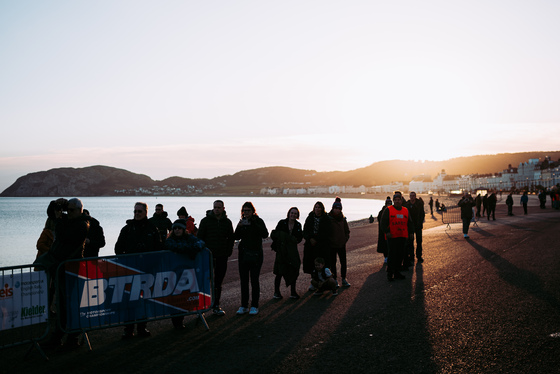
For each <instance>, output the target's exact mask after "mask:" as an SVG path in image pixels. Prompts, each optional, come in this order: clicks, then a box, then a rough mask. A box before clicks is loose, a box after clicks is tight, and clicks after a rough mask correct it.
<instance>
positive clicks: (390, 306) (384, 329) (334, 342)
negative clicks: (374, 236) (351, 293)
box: [313, 264, 438, 373]
mask: <svg viewBox="0 0 560 374" xmlns="http://www.w3.org/2000/svg"><path fill="white" fill-rule="evenodd" d="M406 274H407V279H406V280H402V281H394V282H388V281H387V276H386V271H385V267H382V268H381V269H380V270H378V271H377V272H375V273H373V274H371V275H369V276H368V277H367V279H366V280H365V282H364V284H363V285H362V286H361V288H360V290H359V292H358V293H357V295H356V296H355V298H354V299H353V301H352V305H351V306H350V308H349V309H348V310H347V312H346V314H345V317H344V318H343V319H342V320H341V322H340V323H339V324H338V326H337V327H336V328H334V329H333V332H332V335H333V338H332V339H330V341H329V342H328V343H327V344H325V345H324V346H323V347H322V350H321V352H320V354H318V356H317V359H316V360H315V363H316V364H315V367H314V368H313V369H314V370H315V372H321V370H322V368H329V367H335V366H336V367H339V368H340V367H342V368H345V369H344V371H345V372H379V373H383V372H387V373H436V372H438V368H437V366H436V364H435V363H434V362H433V360H432V356H433V354H432V349H431V344H430V339H429V331H428V325H427V317H426V308H425V300H424V282H423V268H422V265H421V264H418V265H417V266H416V269H415V272H414V276H415V277H416V280H415V282H412V281H411V280H410V277H411V276H412V272H406Z"/></svg>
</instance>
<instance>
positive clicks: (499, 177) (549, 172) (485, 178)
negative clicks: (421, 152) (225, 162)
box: [260, 159, 560, 195]
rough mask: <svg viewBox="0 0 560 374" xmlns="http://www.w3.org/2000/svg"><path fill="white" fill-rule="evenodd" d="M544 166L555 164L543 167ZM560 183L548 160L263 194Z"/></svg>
mask: <svg viewBox="0 0 560 374" xmlns="http://www.w3.org/2000/svg"><path fill="white" fill-rule="evenodd" d="M543 165H545V166H546V165H552V167H544V168H543ZM559 183H560V165H558V164H554V163H551V162H550V160H549V159H545V160H543V161H540V160H539V159H529V160H528V161H527V162H522V163H520V164H519V166H518V167H513V166H512V165H508V167H507V168H506V169H504V170H502V171H501V172H499V173H494V174H471V175H448V174H447V173H446V171H445V170H442V171H441V172H440V173H438V174H437V175H436V176H435V177H434V178H433V179H432V178H431V177H430V176H428V175H424V174H422V175H417V176H414V177H412V180H411V181H410V182H409V183H408V184H405V183H403V182H393V183H391V184H388V185H382V186H371V187H366V186H359V187H355V186H337V185H335V186H320V187H317V186H315V187H307V188H303V187H302V188H297V189H295V188H289V187H286V188H283V187H273V188H270V187H267V188H263V189H261V191H260V193H261V194H262V195H317V194H340V193H346V194H368V193H369V194H380V193H391V192H393V191H396V190H400V191H403V192H409V191H415V192H417V193H421V194H423V193H453V192H460V191H471V192H475V191H487V190H498V191H509V190H512V189H515V190H525V189H526V190H528V191H532V192H533V191H536V190H538V189H540V188H547V189H548V188H551V187H553V186H556V185H558V184H559Z"/></svg>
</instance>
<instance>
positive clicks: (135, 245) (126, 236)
mask: <svg viewBox="0 0 560 374" xmlns="http://www.w3.org/2000/svg"><path fill="white" fill-rule="evenodd" d="M162 249H163V243H162V242H161V240H160V236H159V231H158V229H157V227H156V225H154V224H153V222H151V221H149V220H148V204H146V203H142V202H137V203H136V204H134V219H129V220H127V221H126V225H125V226H124V227H123V228H122V229H121V232H120V233H119V237H118V238H117V242H116V243H115V254H117V255H124V254H129V253H143V252H153V251H159V250H162ZM147 325H148V323H147V322H139V323H137V325H136V333H137V334H138V336H140V337H147V336H151V333H150V331H148V329H147V328H146V327H147ZM132 337H134V324H129V325H126V326H125V327H124V333H123V336H122V338H123V339H130V338H132Z"/></svg>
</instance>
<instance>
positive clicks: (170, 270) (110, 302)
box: [66, 251, 212, 329]
mask: <svg viewBox="0 0 560 374" xmlns="http://www.w3.org/2000/svg"><path fill="white" fill-rule="evenodd" d="M210 255H211V254H210V252H209V251H203V252H201V253H199V254H198V255H197V257H196V259H195V260H191V259H190V258H188V256H185V255H178V254H176V253H172V252H168V251H162V252H152V253H142V254H136V255H126V256H114V257H108V258H102V259H96V260H82V261H79V262H69V263H67V264H66V274H67V277H66V282H67V283H66V284H67V290H68V292H69V295H71V299H72V300H71V301H70V302H69V303H68V307H69V313H68V321H69V326H68V327H69V329H77V328H80V327H81V326H88V327H94V326H104V325H109V324H115V323H122V322H127V321H131V320H136V319H146V318H148V319H149V318H157V317H163V316H171V315H174V314H185V313H188V312H194V311H197V310H203V309H208V308H209V307H210V304H211V295H212V293H211V280H210V265H209V264H210V263H211V262H210V257H209V256H210Z"/></svg>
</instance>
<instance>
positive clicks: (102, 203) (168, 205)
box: [0, 196, 384, 267]
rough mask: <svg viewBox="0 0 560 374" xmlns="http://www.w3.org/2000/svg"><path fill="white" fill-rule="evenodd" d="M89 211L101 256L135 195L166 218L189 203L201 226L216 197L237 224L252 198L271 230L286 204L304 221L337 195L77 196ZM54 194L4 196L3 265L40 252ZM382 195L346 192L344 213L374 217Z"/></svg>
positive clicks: (0, 214)
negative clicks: (98, 230)
mask: <svg viewBox="0 0 560 374" xmlns="http://www.w3.org/2000/svg"><path fill="white" fill-rule="evenodd" d="M78 198H79V199H80V200H82V202H83V204H84V209H87V210H88V211H89V212H90V214H91V216H92V217H94V218H96V219H97V220H99V222H100V224H101V227H102V228H103V230H104V234H105V240H106V245H105V247H103V248H101V250H100V252H99V255H100V256H111V255H113V254H114V245H115V242H116V240H117V238H118V234H119V232H120V230H121V229H122V227H123V226H124V225H125V224H126V220H128V219H132V218H133V213H132V211H133V208H134V204H135V203H136V202H137V201H141V202H145V203H146V204H148V217H152V215H153V213H154V208H155V205H156V204H158V203H161V204H163V206H164V210H165V211H166V212H167V213H168V218H169V219H170V220H171V221H172V222H173V221H174V220H176V219H177V210H179V208H181V207H182V206H184V207H186V209H187V211H188V213H189V215H191V216H192V217H193V218H194V219H195V224H196V225H197V227H198V226H199V224H200V221H201V220H202V218H204V217H205V216H206V212H207V211H208V210H210V209H212V203H213V202H214V201H215V200H222V201H224V204H225V208H226V213H227V215H228V218H229V219H230V220H231V221H232V223H233V225H234V228H235V226H236V224H237V221H238V220H239V219H240V216H241V213H240V212H241V206H242V205H243V203H244V202H246V201H251V202H252V203H253V205H254V206H255V209H256V211H257V214H258V215H259V216H260V217H261V218H262V219H263V220H264V221H265V224H266V226H267V229H268V231H269V233H270V232H271V231H272V230H273V229H274V228H275V227H276V224H277V223H278V221H279V220H281V219H284V218H286V215H287V212H288V210H289V209H290V208H291V207H293V206H295V207H297V208H298V209H299V210H300V222H301V223H302V225H303V223H304V221H305V218H306V217H307V215H308V214H309V213H310V212H311V211H312V209H313V205H314V204H315V202H317V201H321V202H323V204H324V205H325V208H326V210H327V211H330V209H331V206H332V203H333V202H334V199H335V196H332V197H320V196H313V197H309V196H307V197H294V196H276V197H270V196H187V197H185V196H96V197H78ZM54 199H55V198H52V197H0V267H6V266H16V265H26V264H31V263H33V261H34V260H35V256H36V254H37V249H36V243H37V239H38V238H39V236H40V234H41V231H42V230H43V228H44V225H45V221H46V219H47V213H46V211H47V207H48V204H49V202H50V201H52V200H54ZM383 203H384V200H382V199H372V198H365V197H362V198H351V197H342V205H343V213H344V215H345V216H346V217H347V219H348V221H349V222H350V221H357V220H361V219H365V218H368V217H369V216H370V215H373V216H374V217H375V216H377V213H378V212H379V210H380V209H381V207H382V206H383ZM234 255H235V254H234Z"/></svg>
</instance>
